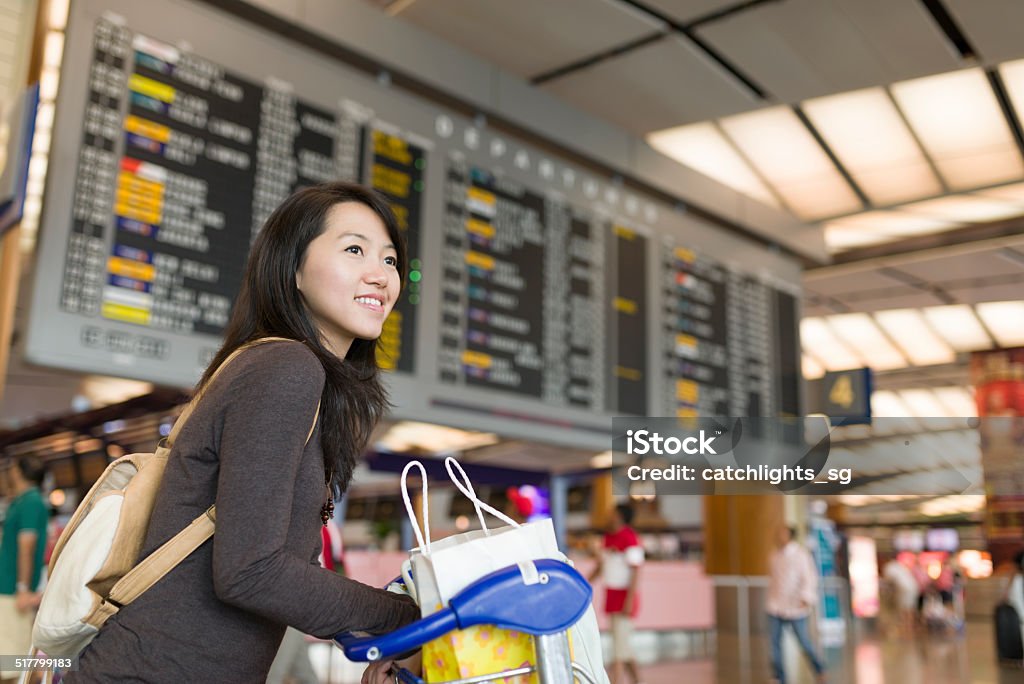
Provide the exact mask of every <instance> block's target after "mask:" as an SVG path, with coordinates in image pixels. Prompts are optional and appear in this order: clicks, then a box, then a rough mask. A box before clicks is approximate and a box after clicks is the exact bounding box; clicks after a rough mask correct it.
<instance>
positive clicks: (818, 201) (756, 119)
mask: <svg viewBox="0 0 1024 684" xmlns="http://www.w3.org/2000/svg"><path fill="white" fill-rule="evenodd" d="M720 123H721V126H722V129H723V130H724V131H725V133H726V135H728V136H729V137H730V138H731V139H732V141H733V142H734V143H736V146H737V147H739V149H740V150H741V151H742V152H743V154H744V155H745V156H746V158H747V159H749V160H750V162H751V163H752V164H753V165H754V166H755V167H756V168H757V170H758V171H759V172H760V173H761V176H762V177H764V178H768V179H770V182H771V184H772V186H773V187H774V188H775V190H776V192H778V194H779V195H781V196H782V199H783V200H784V201H785V202H786V204H787V205H788V206H789V207H790V208H791V209H792V210H793V211H794V212H795V213H796V214H797V215H798V216H799V217H800V218H803V219H805V220H815V219H820V218H824V217H826V216H835V215H837V214H846V213H850V212H853V211H857V210H859V209H861V208H862V204H861V202H860V200H859V199H858V198H857V195H856V194H854V192H853V190H852V189H851V188H850V186H849V184H848V183H847V182H846V181H845V180H844V179H843V177H842V176H841V175H840V174H839V172H838V171H837V170H836V168H835V166H834V165H833V164H832V162H831V160H830V159H829V158H828V156H827V155H826V154H825V152H824V150H822V149H821V146H820V145H818V143H817V142H816V141H815V140H814V137H813V136H812V135H811V134H810V132H809V131H808V130H807V128H806V127H805V126H804V125H803V124H802V123H801V122H800V120H799V119H798V118H797V116H796V114H794V113H793V111H792V110H791V109H789V108H788V107H784V106H779V107H771V108H769V109H761V110H757V111H754V112H747V113H744V114H739V115H736V116H730V117H728V118H725V119H722V120H721V122H720Z"/></svg>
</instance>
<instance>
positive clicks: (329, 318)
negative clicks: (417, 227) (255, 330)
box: [295, 202, 401, 358]
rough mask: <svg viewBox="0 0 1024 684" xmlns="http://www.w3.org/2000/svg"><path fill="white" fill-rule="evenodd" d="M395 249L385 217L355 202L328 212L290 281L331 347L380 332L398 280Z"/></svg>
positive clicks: (342, 347)
mask: <svg viewBox="0 0 1024 684" xmlns="http://www.w3.org/2000/svg"><path fill="white" fill-rule="evenodd" d="M398 269H399V264H398V252H397V251H396V250H395V246H394V245H393V244H392V241H391V237H390V236H389V235H388V231H387V229H386V228H385V227H384V222H383V221H381V219H380V217H379V216H378V215H377V213H376V212H375V211H373V209H371V208H370V207H368V206H366V205H365V204H362V203H360V202H342V203H340V204H336V205H334V206H333V207H331V210H330V211H329V212H328V213H327V218H326V220H325V225H324V230H323V232H322V233H320V235H318V236H317V237H316V238H315V239H314V240H313V241H312V242H310V243H309V246H308V247H307V248H306V253H305V254H304V255H303V258H302V263H301V264H300V266H299V270H298V272H296V274H295V285H296V287H298V289H299V292H300V293H301V294H302V298H303V299H304V300H305V302H306V306H307V307H309V311H310V313H311V314H312V316H313V320H314V322H315V323H316V326H317V328H318V329H319V331H320V333H321V334H322V335H323V337H324V341H325V342H326V343H327V345H328V347H329V348H330V350H331V351H332V352H334V353H335V354H336V355H337V356H338V357H340V358H344V357H345V355H346V354H347V353H348V349H349V346H351V344H352V341H353V340H355V339H363V340H373V339H376V338H378V337H380V334H381V330H382V328H383V325H384V319H386V318H387V317H388V314H389V313H391V309H392V308H394V305H395V300H396V299H397V298H398V295H399V292H400V289H401V282H400V279H399V272H398Z"/></svg>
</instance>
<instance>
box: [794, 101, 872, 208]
mask: <svg viewBox="0 0 1024 684" xmlns="http://www.w3.org/2000/svg"><path fill="white" fill-rule="evenodd" d="M793 113H794V114H796V118H798V119H800V123H802V124H803V125H804V128H806V129H807V132H808V133H810V134H811V137H813V138H814V142H816V143H818V147H820V148H821V150H822V151H823V152H824V153H825V156H827V157H828V159H829V161H831V162H832V166H834V167H835V169H836V171H838V172H839V175H840V176H842V177H843V180H845V181H846V184H847V185H849V186H850V189H851V190H853V192H854V194H856V195H857V199H859V200H860V203H861V204H862V205H863V207H864V209H872V208H873V205H872V204H871V200H870V199H869V198H868V196H867V194H865V192H864V190H863V189H862V188H861V187H860V185H858V184H857V181H855V180H854V179H853V175H852V174H851V173H850V172H849V170H847V168H846V167H845V166H843V163H842V162H841V161H839V157H837V156H836V153H835V152H833V151H832V148H831V147H830V146H829V144H828V143H827V142H826V141H825V138H823V137H822V136H821V133H820V132H819V131H818V129H817V128H815V126H814V124H813V123H811V120H810V119H808V118H807V114H805V113H804V110H803V109H802V108H801V107H800V105H793Z"/></svg>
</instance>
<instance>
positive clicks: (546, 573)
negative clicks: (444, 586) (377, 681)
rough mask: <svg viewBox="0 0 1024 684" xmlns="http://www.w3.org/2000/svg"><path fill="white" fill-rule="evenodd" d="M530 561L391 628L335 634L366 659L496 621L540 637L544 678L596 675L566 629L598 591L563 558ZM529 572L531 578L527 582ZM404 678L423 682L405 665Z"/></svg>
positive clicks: (351, 653)
mask: <svg viewBox="0 0 1024 684" xmlns="http://www.w3.org/2000/svg"><path fill="white" fill-rule="evenodd" d="M530 565H532V567H531V568H520V566H519V565H511V566H509V567H507V568H502V569H501V570H497V571H496V572H492V573H491V574H490V575H487V576H486V577H482V578H481V579H479V580H477V581H476V582H474V583H473V584H471V585H470V586H468V587H466V588H465V589H463V590H462V591H461V592H459V593H458V594H457V595H456V596H454V597H453V598H452V599H451V601H449V602H448V607H447V608H442V609H441V610H439V611H438V612H436V613H434V614H433V615H430V616H428V617H425V618H423V619H421V620H418V621H416V622H413V623H412V624H409V625H406V626H405V627H402V628H401V629H398V630H395V631H394V632H391V633H390V634H385V635H382V636H370V637H356V636H353V635H351V634H338V635H337V636H335V637H334V640H335V641H336V642H337V643H338V644H339V645H340V646H341V648H342V649H343V650H344V652H345V656H346V657H347V658H348V659H349V660H353V661H356V662H365V661H375V660H381V659H388V658H393V657H395V656H397V655H400V654H404V653H407V652H409V651H414V650H416V649H417V648H419V647H421V646H423V644H425V643H427V642H428V641H432V640H434V639H436V638H438V637H441V636H443V635H445V634H447V633H448V632H450V631H452V630H457V629H466V628H467V627H472V626H474V625H495V626H497V627H501V628H503V629H511V630H515V631H519V632H525V633H527V634H531V635H533V636H535V637H537V639H536V640H535V642H534V643H535V648H536V651H537V668H536V671H537V673H538V676H539V679H540V682H541V684H548V683H549V682H550V683H559V682H571V681H572V673H573V671H575V672H576V673H577V674H578V675H581V676H582V677H583V678H584V680H585V681H592V678H591V677H590V676H589V673H587V672H586V671H585V670H582V668H580V667H579V666H578V665H576V664H575V663H572V662H571V659H570V657H569V644H568V639H567V637H566V635H565V632H566V630H568V629H569V628H570V627H572V626H573V625H574V624H576V622H577V621H578V620H579V619H580V618H581V617H583V614H584V613H585V612H586V611H587V608H589V606H590V599H591V596H592V594H593V590H592V589H591V587H590V584H588V583H587V581H586V580H585V579H584V578H583V576H582V575H580V574H579V573H578V572H577V571H576V570H575V569H574V568H573V567H572V566H570V565H568V564H567V563H563V562H561V561H556V560H549V559H545V560H536V561H533V562H532V563H531V564H530ZM534 569H535V571H534ZM527 570H529V572H527ZM528 576H529V577H530V578H531V580H530V583H527V579H526V578H527V577H528ZM520 670H521V671H520ZM520 670H513V671H506V672H503V673H496V674H494V675H485V676H480V677H472V678H469V679H467V680H465V681H466V682H484V681H487V680H491V679H499V678H503V677H510V676H514V675H517V674H527V673H529V672H532V671H534V668H532V667H531V668H520ZM399 679H401V680H402V681H405V682H409V683H410V684H411V683H415V684H419V683H420V682H422V680H420V679H419V678H418V677H415V676H414V675H412V674H411V673H408V672H406V671H404V670H402V671H400V672H399V673H398V674H397V675H396V681H398V680H399Z"/></svg>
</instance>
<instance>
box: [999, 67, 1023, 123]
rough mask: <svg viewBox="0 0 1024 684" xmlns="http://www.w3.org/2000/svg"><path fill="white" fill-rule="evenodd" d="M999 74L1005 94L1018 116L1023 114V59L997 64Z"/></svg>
mask: <svg viewBox="0 0 1024 684" xmlns="http://www.w3.org/2000/svg"><path fill="white" fill-rule="evenodd" d="M999 76H1000V77H1001V78H1002V79H1003V85H1004V86H1005V87H1006V94H1007V95H1009V96H1010V104H1012V105H1013V109H1014V111H1015V112H1016V113H1017V116H1018V117H1021V116H1024V59H1018V60H1014V61H1012V62H1003V63H1002V64H1000V65H999Z"/></svg>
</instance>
